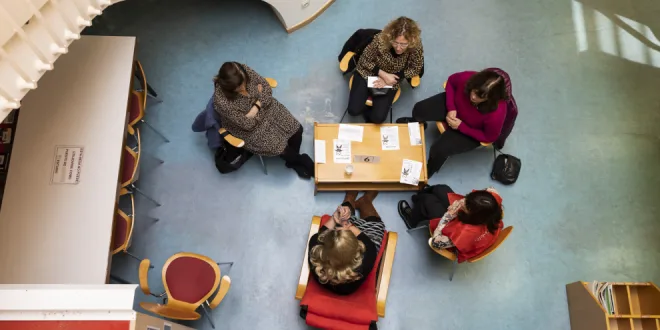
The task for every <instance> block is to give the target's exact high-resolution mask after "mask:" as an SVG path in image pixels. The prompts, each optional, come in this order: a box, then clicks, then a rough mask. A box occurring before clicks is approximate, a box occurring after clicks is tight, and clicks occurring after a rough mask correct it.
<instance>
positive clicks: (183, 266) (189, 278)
mask: <svg viewBox="0 0 660 330" xmlns="http://www.w3.org/2000/svg"><path fill="white" fill-rule="evenodd" d="M222 264H229V265H230V267H231V265H233V264H234V263H233V262H219V263H216V262H215V261H213V260H212V259H211V258H209V257H206V256H203V255H200V254H195V253H189V252H179V253H177V254H175V255H173V256H171V257H170V258H169V259H167V261H166V262H165V265H164V266H163V285H164V286H165V292H163V293H161V294H154V293H151V290H150V289H149V283H148V272H149V268H150V266H151V261H149V259H144V260H142V262H141V263H140V271H139V277H140V289H141V290H142V292H144V294H147V295H152V296H154V297H164V296H165V302H163V304H156V303H150V302H142V303H140V307H142V308H144V309H145V310H147V311H150V312H152V313H154V314H157V315H160V316H162V317H165V318H169V319H174V320H197V319H199V318H200V314H199V313H197V311H196V310H197V309H199V308H200V307H201V308H202V311H203V312H204V315H206V317H207V318H208V320H209V322H210V323H211V327H213V328H214V329H215V324H214V323H213V320H212V319H211V316H210V315H209V313H208V311H207V310H206V307H208V308H209V310H211V309H214V308H216V307H217V306H218V305H219V304H220V302H221V301H222V300H223V299H224V297H225V296H226V295H227V292H228V291H229V287H230V285H231V279H230V278H229V276H227V275H225V276H222V277H221V276H220V267H219V265H222ZM214 293H215V297H214V298H213V300H211V301H209V299H210V298H211V296H213V294H214ZM204 304H206V306H204Z"/></svg>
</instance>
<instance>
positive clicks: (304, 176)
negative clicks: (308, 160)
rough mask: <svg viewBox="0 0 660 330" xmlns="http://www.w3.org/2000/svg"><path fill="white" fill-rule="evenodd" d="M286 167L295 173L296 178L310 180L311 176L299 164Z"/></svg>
mask: <svg viewBox="0 0 660 330" xmlns="http://www.w3.org/2000/svg"><path fill="white" fill-rule="evenodd" d="M286 167H288V168H292V169H293V170H294V171H296V173H297V174H298V176H299V177H300V178H301V179H305V180H309V179H311V178H312V176H311V175H310V174H309V173H308V172H307V169H306V168H305V167H304V166H302V165H301V164H296V165H292V166H289V165H288V164H287V166H286Z"/></svg>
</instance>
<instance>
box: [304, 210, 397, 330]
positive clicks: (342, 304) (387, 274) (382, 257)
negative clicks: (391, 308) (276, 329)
mask: <svg viewBox="0 0 660 330" xmlns="http://www.w3.org/2000/svg"><path fill="white" fill-rule="evenodd" d="M325 221H332V219H331V217H330V216H327V215H326V216H324V217H323V218H321V217H318V216H314V217H313V218H312V225H311V227H310V230H309V235H308V237H307V244H306V245H305V255H304V256H303V264H302V267H301V270H300V277H299V279H298V288H297V290H296V299H298V300H301V316H303V315H305V317H304V318H305V319H306V321H307V322H308V324H309V325H311V326H315V327H319V326H320V324H318V322H320V320H319V319H323V318H324V317H322V316H314V321H313V324H312V323H310V315H309V313H311V312H312V311H311V310H308V307H309V305H308V304H309V302H310V301H311V300H312V299H322V300H323V301H324V302H327V303H328V304H332V308H333V310H335V311H337V310H338V309H341V308H345V309H347V312H348V313H349V314H350V313H351V312H360V311H357V310H358V309H363V311H362V312H363V313H362V315H364V312H365V311H366V314H367V315H370V317H367V320H372V323H375V321H377V319H378V317H379V316H380V317H385V305H386V302H387V292H388V289H389V284H390V278H391V276H392V266H393V264H394V255H395V253H396V244H397V240H398V234H397V233H395V232H386V233H385V236H384V237H383V243H382V245H381V249H380V251H379V253H378V257H377V259H376V261H377V262H376V264H375V265H374V268H373V269H372V271H371V273H370V274H369V276H368V277H367V279H366V280H365V282H364V283H362V285H361V287H360V288H359V289H358V291H356V292H354V293H352V294H350V295H347V296H341V295H336V294H334V293H332V292H330V291H327V290H325V289H324V288H322V287H321V286H320V285H319V284H318V283H316V281H315V280H313V279H312V280H310V275H309V271H310V270H309V261H308V258H309V239H310V238H311V237H312V236H313V235H314V234H316V233H318V231H319V229H320V227H321V225H322V224H323V223H325ZM370 286H371V288H370ZM372 290H373V291H372ZM310 292H311V293H310ZM307 294H310V295H313V297H310V296H308V295H307ZM342 313H343V312H341V313H339V314H342ZM352 316H355V315H352ZM349 318H352V317H349ZM326 321H327V322H329V323H332V324H334V325H335V327H333V328H344V329H347V327H348V326H349V325H350V324H346V323H345V322H343V321H342V320H339V319H327V316H326ZM338 324H341V326H339V325H338ZM353 325H355V324H353ZM369 325H370V324H362V326H363V327H364V326H366V327H367V328H368V326H369ZM326 326H327V324H326ZM355 328H361V327H360V326H355ZM351 329H353V328H351Z"/></svg>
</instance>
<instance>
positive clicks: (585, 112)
mask: <svg viewBox="0 0 660 330" xmlns="http://www.w3.org/2000/svg"><path fill="white" fill-rule="evenodd" d="M312 1H314V0H312ZM659 14H660V4H659V3H658V2H657V1H656V2H652V1H651V0H639V1H638V0H616V1H615V0H604V1H597V0H591V1H586V0H585V1H584V2H582V3H580V2H572V1H570V0H561V1H539V0H510V1H504V0H463V1H455V0H353V1H337V2H336V3H335V4H333V5H332V6H331V7H330V8H329V9H328V10H327V11H326V12H325V13H324V14H323V15H321V16H320V17H319V18H318V19H316V20H315V21H314V22H313V23H311V24H310V25H309V26H307V27H305V28H303V29H301V30H299V31H297V32H295V33H293V34H290V35H289V34H286V32H285V31H284V30H283V28H282V26H281V24H280V23H279V21H278V20H277V18H276V17H275V15H274V14H273V13H272V11H271V10H270V8H269V7H268V6H267V5H266V4H265V3H262V2H260V1H257V0H252V1H247V0H245V1H237V0H236V1H220V0H187V1H183V0H157V1H156V0H139V1H138V0H127V1H125V2H123V3H120V4H117V5H114V7H111V8H109V9H108V10H107V11H106V13H105V14H104V19H105V26H104V27H100V26H94V29H92V30H90V33H100V34H112V35H136V36H138V40H139V43H138V57H139V59H140V60H141V61H142V63H143V65H144V66H145V69H146V72H147V76H148V78H149V82H150V84H151V85H152V86H153V87H154V88H155V89H156V90H157V91H158V93H159V94H160V96H161V97H162V98H163V102H162V103H158V104H153V105H152V106H150V107H149V109H148V115H147V119H148V120H149V121H150V123H152V124H153V125H154V126H156V127H158V128H159V129H160V130H162V131H163V132H164V133H165V134H166V135H167V136H168V137H169V138H170V139H171V140H172V142H171V143H163V142H162V141H161V140H160V139H159V138H158V136H156V135H154V134H152V133H151V132H150V131H149V130H148V129H147V128H144V129H143V135H144V136H143V140H144V143H145V146H146V147H145V148H146V151H147V153H150V154H152V155H155V156H158V157H160V158H162V159H164V160H165V164H163V165H160V166H156V165H153V164H152V165H151V166H150V165H149V164H148V163H147V164H146V165H145V166H144V168H143V169H142V173H141V177H140V181H139V182H138V186H140V187H142V188H143V189H144V190H145V191H147V192H148V193H150V194H151V195H153V197H155V198H156V199H158V200H159V201H160V202H161V203H162V204H163V206H161V207H159V208H155V207H153V205H152V204H150V203H149V202H148V201H147V200H144V199H138V201H137V202H138V212H137V214H138V220H137V222H138V223H137V228H136V232H135V233H134V238H133V245H132V247H131V250H132V251H133V252H134V253H135V254H137V255H140V256H143V257H148V258H150V259H151V260H152V262H153V263H154V264H155V265H156V269H155V271H152V272H151V276H150V279H151V281H152V282H153V283H154V284H152V286H157V285H155V284H156V283H160V281H161V279H160V270H159V268H160V267H161V266H162V264H163V262H164V261H165V260H166V259H167V258H168V257H169V256H170V255H172V254H174V253H176V252H179V251H190V252H196V253H201V254H205V255H207V256H209V257H211V258H214V259H216V260H217V261H229V260H233V261H235V262H236V264H235V266H234V267H233V269H232V270H231V273H230V276H231V277H232V287H231V290H230V291H229V294H228V296H227V297H226V298H225V301H223V302H222V304H221V305H220V306H219V307H218V309H216V310H215V311H213V313H212V315H213V318H214V320H215V322H216V324H217V328H218V329H238V330H244V329H245V330H247V329H266V330H270V329H283V330H289V329H306V326H305V324H304V321H303V320H302V319H300V317H299V316H298V307H297V306H298V304H297V301H296V300H295V299H294V293H295V288H296V282H297V279H298V273H299V270H300V265H301V263H302V256H303V251H304V247H305V243H306V237H307V232H308V230H309V224H310V220H311V216H312V215H315V214H323V213H326V212H331V211H332V210H333V209H334V208H335V207H336V205H337V204H338V203H339V202H341V200H342V195H341V194H339V193H319V195H318V196H316V197H315V196H313V184H312V182H310V181H303V180H300V179H299V178H298V177H297V176H296V175H295V173H294V172H293V171H291V170H288V169H286V168H285V167H284V164H283V162H282V161H281V160H279V159H268V160H267V164H268V168H269V175H268V176H265V175H264V174H263V173H262V170H261V165H260V163H259V161H258V158H253V160H251V161H250V162H249V163H248V164H246V165H245V166H244V168H242V169H241V170H240V171H238V172H235V173H232V174H228V175H220V174H219V173H218V172H217V171H216V169H215V168H214V165H213V158H212V152H211V151H210V150H209V149H208V148H207V146H206V141H205V138H204V136H203V134H199V133H193V132H192V131H191V129H190V125H191V123H192V121H193V119H194V117H195V115H196V114H197V113H198V112H199V111H200V110H201V109H203V108H204V106H205V104H206V102H207V101H208V98H209V96H210V95H211V93H212V88H213V86H212V83H211V79H212V77H213V75H214V74H215V73H216V72H217V70H218V68H219V66H220V65H221V64H222V63H223V62H224V61H239V62H243V63H247V64H248V65H249V66H251V67H253V68H254V69H256V70H257V71H258V72H259V73H261V74H262V75H264V76H269V77H273V78H275V79H277V80H278V82H279V87H278V88H277V89H276V90H275V96H276V97H277V98H278V99H279V100H280V101H281V102H282V103H284V104H285V105H286V106H287V107H288V108H289V110H290V111H291V112H292V113H293V114H294V115H295V116H296V117H297V118H298V119H299V120H300V121H301V122H302V123H303V125H304V128H305V135H304V141H303V147H302V149H303V151H306V152H308V153H310V154H312V153H313V152H312V147H313V142H312V140H313V138H312V125H313V122H314V121H318V122H336V121H338V118H339V117H340V116H341V114H342V113H343V111H344V109H345V106H346V102H347V97H348V90H347V86H346V85H347V80H346V79H345V78H344V77H342V75H341V74H340V72H339V70H338V69H337V59H336V57H337V54H338V52H339V50H340V49H341V46H342V45H343V42H344V41H345V40H346V39H347V38H348V37H349V36H350V34H351V33H352V32H353V31H355V30H356V29H358V28H362V27H375V28H382V26H384V25H385V24H386V23H387V22H388V21H389V20H390V19H392V18H394V17H396V16H398V15H406V16H409V17H412V18H414V19H416V20H418V22H419V23H420V24H421V27H422V30H423V34H422V37H423V41H424V48H425V56H426V74H425V76H424V78H423V80H422V85H421V86H420V88H418V89H416V90H414V91H412V90H410V89H409V88H406V89H405V90H404V91H403V94H402V97H401V99H400V100H399V101H398V102H397V104H396V105H395V113H394V117H395V118H396V117H399V116H403V115H407V114H409V113H410V111H411V109H412V105H413V104H414V102H416V101H419V100H422V99H424V98H426V97H428V96H431V95H433V94H435V93H437V92H439V91H440V90H441V88H442V82H443V81H444V80H445V79H446V77H447V76H448V75H449V74H451V73H453V72H456V71H462V70H466V69H473V70H479V69H482V68H485V67H492V66H496V67H501V68H503V69H505V70H506V71H508V72H509V73H510V75H511V78H512V80H513V88H514V95H515V96H516V99H517V102H518V106H519V108H520V115H519V117H518V122H517V125H516V127H515V129H514V131H513V133H512V135H511V137H510V138H509V140H508V142H507V145H506V147H505V149H504V150H505V152H508V153H512V154H514V155H516V156H518V157H520V158H521V159H522V161H523V170H522V174H521V176H520V179H519V181H518V183H516V184H515V185H513V186H509V187H503V186H501V185H499V184H496V183H494V182H492V181H491V180H490V178H489V176H488V174H489V172H490V166H491V163H492V152H491V151H490V150H488V149H485V150H478V151H474V152H471V153H469V154H465V155H461V156H457V157H454V158H452V159H450V160H449V161H448V163H447V164H446V165H445V167H444V168H443V169H442V171H441V172H440V173H439V174H437V175H435V176H434V177H433V179H432V180H431V183H432V184H439V183H446V184H449V185H450V186H452V187H453V188H454V189H455V190H456V191H458V192H467V191H469V190H470V189H473V188H484V187H487V186H490V185H494V186H495V187H496V188H498V189H499V190H500V192H501V193H502V195H503V197H504V204H505V208H506V218H505V220H504V221H505V224H506V225H513V226H514V227H515V229H514V231H513V234H512V235H511V237H510V238H509V240H508V241H506V243H505V244H504V245H503V246H502V247H501V248H500V249H499V250H498V251H496V253H494V254H493V255H492V256H490V257H489V258H487V259H485V260H484V261H482V262H479V263H475V264H465V265H460V266H459V268H458V272H457V274H456V275H455V277H454V280H453V282H449V281H448V274H449V270H450V263H449V262H448V261H446V260H443V259H442V258H441V257H439V256H437V255H435V254H433V253H432V251H430V250H429V249H428V247H427V245H426V238H427V237H426V236H425V234H424V232H422V231H420V232H416V233H413V234H406V232H405V226H404V224H403V222H402V221H401V220H400V219H399V216H398V215H397V211H396V202H397V201H398V200H399V199H402V198H409V196H410V194H409V193H382V194H381V195H380V196H379V197H378V198H377V199H376V201H375V205H376V208H377V209H378V211H379V212H380V213H381V215H382V216H383V218H384V221H385V223H386V224H387V226H388V228H389V229H390V230H393V231H398V232H399V234H400V236H399V237H400V239H399V245H398V248H397V252H396V258H395V262H394V270H393V278H392V282H391V287H390V292H389V298H388V304H387V316H386V318H384V319H381V320H380V321H379V326H380V327H381V329H386V330H387V329H389V330H392V329H397V330H398V329H466V330H472V329H475V330H476V329H514V330H533V329H539V330H541V329H542V330H558V329H569V320H568V309H567V305H566V295H565V291H564V285H565V284H567V283H569V282H573V281H577V280H594V279H597V280H604V281H606V280H607V281H655V282H656V283H660V264H659V260H660V216H659V215H658V213H659V211H660V207H659V205H660V203H658V198H659V197H660V189H659V185H660V174H658V168H659V166H660V141H659V139H658V125H659V124H660V111H659V110H660V93H659V92H658V86H660V70H658V67H660V51H659V50H660V42H659V41H658V39H656V36H658V37H660V24H659V23H658V22H659V21H658V20H657V17H658V15H659ZM436 134H437V133H436V132H428V133H427V139H428V141H429V142H430V141H432V139H433V138H434V137H435V136H436ZM429 144H430V143H429ZM141 215H142V216H144V215H150V216H152V217H158V218H160V219H161V221H160V222H158V223H155V224H152V223H151V221H149V220H148V219H145V218H143V220H142V221H141V219H140V216H141ZM137 269H138V264H137V263H136V262H135V261H134V260H132V259H130V258H129V257H124V256H117V257H115V260H114V261H113V273H116V274H118V275H121V276H122V277H124V278H127V279H130V280H133V281H136V282H137ZM142 300H145V301H150V300H151V299H150V297H144V296H143V295H142V294H141V293H138V294H137V301H142ZM136 304H137V302H136ZM138 310H139V307H138ZM189 324H191V325H192V326H194V327H196V328H198V329H210V326H209V324H208V323H207V322H206V321H205V320H203V319H202V320H200V321H196V322H191V323H189Z"/></svg>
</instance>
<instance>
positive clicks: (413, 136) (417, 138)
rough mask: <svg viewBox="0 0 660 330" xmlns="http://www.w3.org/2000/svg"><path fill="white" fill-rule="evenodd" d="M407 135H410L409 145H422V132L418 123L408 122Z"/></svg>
mask: <svg viewBox="0 0 660 330" xmlns="http://www.w3.org/2000/svg"><path fill="white" fill-rule="evenodd" d="M408 135H409V136H410V145H411V146H421V145H422V132H421V131H420V130H419V123H408Z"/></svg>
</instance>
